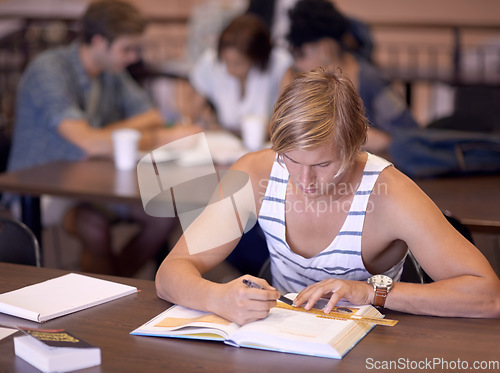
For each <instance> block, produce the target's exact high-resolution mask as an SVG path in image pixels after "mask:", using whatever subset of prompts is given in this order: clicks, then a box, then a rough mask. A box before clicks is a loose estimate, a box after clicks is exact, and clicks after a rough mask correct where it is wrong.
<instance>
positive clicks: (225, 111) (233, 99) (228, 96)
mask: <svg viewBox="0 0 500 373" xmlns="http://www.w3.org/2000/svg"><path fill="white" fill-rule="evenodd" d="M292 63H293V59H292V57H291V55H290V54H289V53H288V52H287V51H285V50H282V49H279V48H273V46H272V44H271V38H270V33H269V30H268V28H267V26H266V24H265V22H264V21H263V20H262V19H261V18H260V17H258V16H256V15H252V14H243V15H241V16H238V17H236V18H235V19H234V20H233V21H232V22H231V23H230V24H229V25H228V26H227V27H226V28H225V29H224V30H223V31H222V33H221V35H220V37H219V41H218V46H217V50H214V49H208V50H207V51H205V53H204V54H203V55H202V57H201V58H200V59H199V60H198V61H197V63H196V65H195V67H194V69H193V71H192V72H191V74H190V76H189V80H190V83H191V85H192V87H193V88H194V90H195V91H196V92H195V99H194V100H192V105H191V108H192V111H191V113H190V114H189V116H190V119H191V120H192V121H193V122H196V123H199V122H200V120H201V118H202V115H203V114H202V113H203V112H204V111H203V108H204V107H206V104H207V103H210V104H211V105H213V108H214V110H215V113H216V117H217V125H218V126H220V127H222V128H224V129H227V130H229V131H231V132H234V133H236V134H238V135H240V127H241V122H242V120H243V118H244V117H245V116H254V115H257V116H261V117H264V118H267V119H269V118H270V117H271V114H272V110H273V106H274V103H275V101H276V99H277V98H278V95H279V92H280V83H281V81H282V79H283V76H284V74H285V72H286V71H287V69H288V68H289V67H290V66H292Z"/></svg>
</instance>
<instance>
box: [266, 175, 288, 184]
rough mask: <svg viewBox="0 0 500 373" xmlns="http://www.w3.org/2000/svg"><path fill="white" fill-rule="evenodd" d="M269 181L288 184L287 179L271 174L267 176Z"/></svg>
mask: <svg viewBox="0 0 500 373" xmlns="http://www.w3.org/2000/svg"><path fill="white" fill-rule="evenodd" d="M269 181H275V182H277V183H282V184H288V180H286V179H280V178H277V177H274V176H271V177H270V178H269Z"/></svg>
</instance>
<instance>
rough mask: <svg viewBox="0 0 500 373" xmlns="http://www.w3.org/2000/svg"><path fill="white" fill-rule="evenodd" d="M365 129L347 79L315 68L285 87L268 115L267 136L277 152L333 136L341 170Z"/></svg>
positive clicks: (357, 148) (361, 111) (310, 146)
mask: <svg viewBox="0 0 500 373" xmlns="http://www.w3.org/2000/svg"><path fill="white" fill-rule="evenodd" d="M367 128H368V120H367V119H366V116H365V111H364V108H363V103H362V101H361V98H360V97H359V95H358V94H357V92H356V90H355V89H354V86H353V84H352V82H351V81H350V80H349V78H347V77H346V76H344V75H342V73H341V71H340V69H336V68H333V67H331V66H330V67H318V68H316V69H314V70H312V71H310V72H306V73H302V74H300V75H298V76H297V78H295V79H294V80H293V81H292V82H291V83H290V84H289V85H288V86H287V87H285V88H284V90H283V92H282V93H281V95H280V97H279V99H278V101H277V103H276V106H275V108H274V113H273V116H272V118H271V123H270V138H271V143H272V150H274V151H275V152H276V153H278V155H283V153H286V152H288V151H292V150H297V149H313V148H315V147H317V146H319V145H322V144H324V143H325V142H327V141H329V140H331V139H333V140H334V141H335V144H336V146H337V147H338V152H339V157H340V161H341V167H340V170H339V173H342V172H344V171H345V170H346V169H347V168H348V167H349V166H350V165H351V164H352V162H353V161H354V159H355V156H356V155H357V154H358V152H359V151H360V149H361V145H363V144H364V142H365V141H366V131H367Z"/></svg>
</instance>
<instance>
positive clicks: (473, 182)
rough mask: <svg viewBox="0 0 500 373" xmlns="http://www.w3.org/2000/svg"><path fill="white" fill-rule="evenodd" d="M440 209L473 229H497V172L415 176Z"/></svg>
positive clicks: (499, 195) (499, 210) (499, 183)
mask: <svg viewBox="0 0 500 373" xmlns="http://www.w3.org/2000/svg"><path fill="white" fill-rule="evenodd" d="M416 183H417V185H418V186H419V187H420V188H421V189H422V190H423V191H424V192H425V193H426V194H427V195H428V196H429V197H430V198H431V199H432V200H433V201H434V202H435V203H436V205H437V206H438V207H439V208H440V209H441V210H447V211H449V212H451V214H452V215H453V216H456V217H457V218H458V219H460V221H461V222H462V223H463V224H465V225H467V226H468V227H469V228H470V229H471V230H473V231H485V232H490V233H500V175H484V176H467V177H442V178H435V179H422V180H416Z"/></svg>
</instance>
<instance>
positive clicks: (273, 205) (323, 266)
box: [258, 153, 404, 293]
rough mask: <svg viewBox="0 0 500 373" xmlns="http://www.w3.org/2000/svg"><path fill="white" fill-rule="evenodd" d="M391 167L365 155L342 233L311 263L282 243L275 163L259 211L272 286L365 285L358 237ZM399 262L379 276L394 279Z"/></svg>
mask: <svg viewBox="0 0 500 373" xmlns="http://www.w3.org/2000/svg"><path fill="white" fill-rule="evenodd" d="M390 165H391V163H389V162H388V161H386V160H385V159H382V158H380V157H377V156H375V155H372V154H369V153H368V159H367V161H366V165H365V168H364V170H363V177H362V179H361V183H360V185H359V187H358V188H357V190H356V193H355V195H354V197H353V200H352V203H351V206H350V209H349V213H348V215H347V218H346V220H345V221H344V224H343V225H342V228H341V229H340V231H339V233H338V235H337V236H336V237H335V238H334V240H333V241H332V242H331V244H330V245H329V246H328V247H327V248H326V249H324V250H323V251H322V252H320V253H319V254H317V255H316V256H314V257H311V258H304V257H303V256H301V255H299V254H296V253H294V252H293V251H292V250H291V249H290V247H289V246H288V244H287V242H286V236H285V232H286V230H285V207H286V190H287V185H288V179H289V174H288V171H287V169H286V167H285V165H283V164H282V163H279V162H278V160H277V158H276V159H275V161H274V164H273V167H272V170H271V175H270V177H269V184H268V185H267V189H266V193H265V196H264V200H263V201H262V206H261V208H260V212H259V218H258V220H259V224H260V226H261V228H262V230H263V231H264V234H265V237H266V242H267V246H268V248H269V255H270V260H271V274H272V277H273V286H274V287H275V288H276V289H278V290H279V291H280V292H282V293H297V292H300V291H301V290H302V289H304V288H305V287H306V286H308V285H311V284H313V283H316V282H319V281H321V280H325V279H328V278H340V279H344V280H358V281H366V279H367V278H369V277H371V276H372V274H370V273H369V272H368V271H367V270H366V268H365V266H364V264H363V260H362V258H361V235H362V232H363V224H364V220H365V215H366V210H367V207H369V204H368V199H369V198H370V194H371V192H372V190H373V187H374V186H375V182H376V181H377V178H378V175H379V174H380V173H381V172H382V170H384V169H385V168H386V167H388V166H390ZM403 263H404V258H403V260H401V261H400V262H399V263H397V264H396V265H395V266H394V267H392V268H391V269H389V270H388V271H386V272H385V273H384V274H385V275H387V276H389V277H391V278H393V279H394V280H396V281H397V280H399V278H400V277H401V272H402V270H403Z"/></svg>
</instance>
